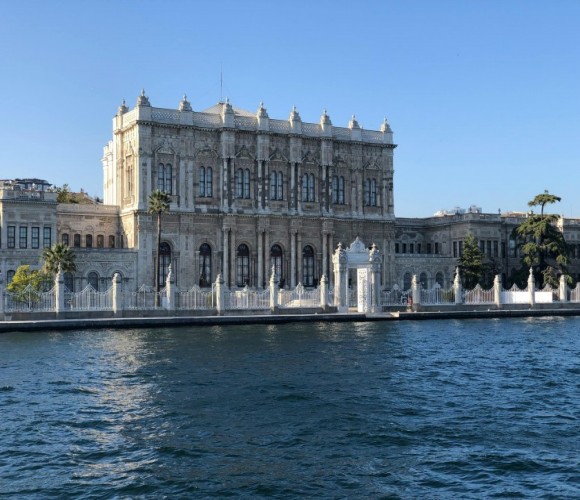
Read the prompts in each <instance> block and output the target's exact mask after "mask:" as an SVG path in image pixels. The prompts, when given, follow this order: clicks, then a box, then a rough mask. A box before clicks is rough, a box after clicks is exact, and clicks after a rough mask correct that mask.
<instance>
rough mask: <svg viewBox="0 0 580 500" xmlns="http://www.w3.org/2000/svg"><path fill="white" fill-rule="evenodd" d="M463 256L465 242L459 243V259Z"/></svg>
mask: <svg viewBox="0 0 580 500" xmlns="http://www.w3.org/2000/svg"><path fill="white" fill-rule="evenodd" d="M462 256H463V241H460V242H459V257H462Z"/></svg>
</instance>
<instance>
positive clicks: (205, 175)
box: [198, 167, 213, 198]
mask: <svg viewBox="0 0 580 500" xmlns="http://www.w3.org/2000/svg"><path fill="white" fill-rule="evenodd" d="M198 195H199V196H201V197H202V198H211V197H212V196H213V177H212V169H211V167H207V168H206V167H199V186H198Z"/></svg>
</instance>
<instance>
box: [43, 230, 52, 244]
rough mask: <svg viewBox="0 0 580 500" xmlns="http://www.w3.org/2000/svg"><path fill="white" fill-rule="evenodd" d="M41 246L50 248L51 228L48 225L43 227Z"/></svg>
mask: <svg viewBox="0 0 580 500" xmlns="http://www.w3.org/2000/svg"><path fill="white" fill-rule="evenodd" d="M42 246H43V247H44V248H50V247H51V246H52V228H50V227H45V228H43V233H42Z"/></svg>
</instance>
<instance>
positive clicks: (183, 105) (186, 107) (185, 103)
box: [179, 94, 193, 111]
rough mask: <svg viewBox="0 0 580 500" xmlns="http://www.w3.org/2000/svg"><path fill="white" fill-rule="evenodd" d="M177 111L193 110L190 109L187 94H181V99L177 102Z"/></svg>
mask: <svg viewBox="0 0 580 500" xmlns="http://www.w3.org/2000/svg"><path fill="white" fill-rule="evenodd" d="M179 111H193V110H192V109H191V104H190V103H189V101H188V100H187V95H186V94H183V99H181V101H180V102H179Z"/></svg>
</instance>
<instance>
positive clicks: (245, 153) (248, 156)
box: [235, 144, 254, 160]
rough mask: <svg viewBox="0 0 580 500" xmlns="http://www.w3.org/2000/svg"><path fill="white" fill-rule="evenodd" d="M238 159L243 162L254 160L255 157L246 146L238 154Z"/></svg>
mask: <svg viewBox="0 0 580 500" xmlns="http://www.w3.org/2000/svg"><path fill="white" fill-rule="evenodd" d="M235 156H236V158H239V159H241V160H253V159H254V155H253V154H252V152H251V151H250V150H249V149H248V148H247V147H246V145H245V144H244V145H243V146H242V147H241V148H240V149H239V150H238V152H237V153H236V155H235Z"/></svg>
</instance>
